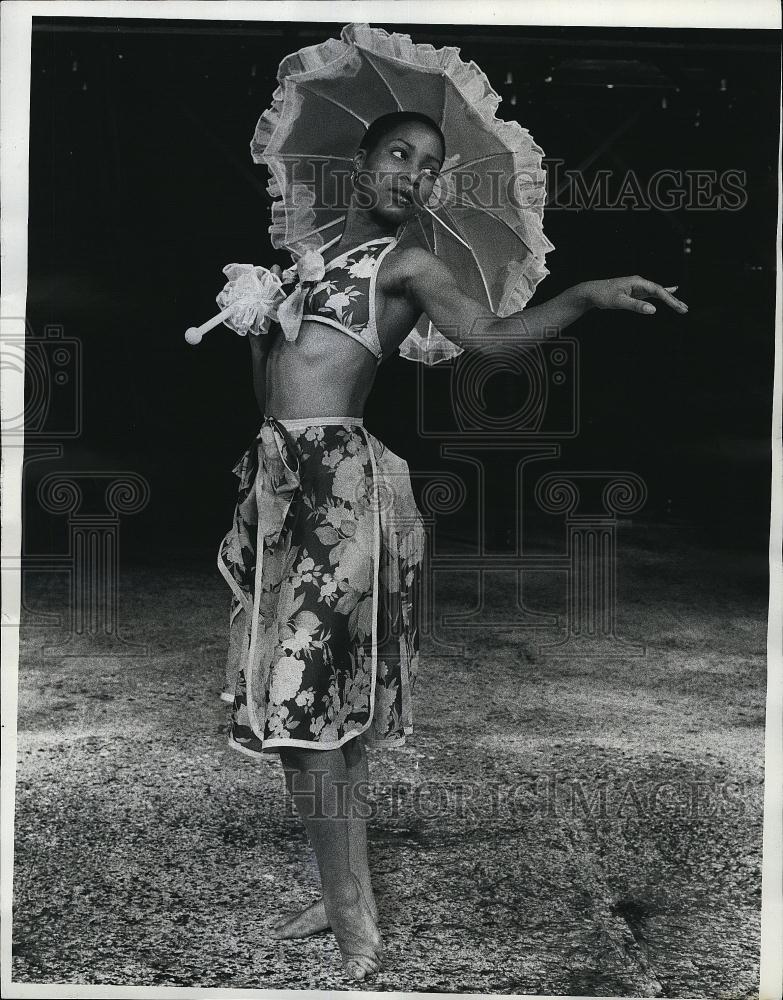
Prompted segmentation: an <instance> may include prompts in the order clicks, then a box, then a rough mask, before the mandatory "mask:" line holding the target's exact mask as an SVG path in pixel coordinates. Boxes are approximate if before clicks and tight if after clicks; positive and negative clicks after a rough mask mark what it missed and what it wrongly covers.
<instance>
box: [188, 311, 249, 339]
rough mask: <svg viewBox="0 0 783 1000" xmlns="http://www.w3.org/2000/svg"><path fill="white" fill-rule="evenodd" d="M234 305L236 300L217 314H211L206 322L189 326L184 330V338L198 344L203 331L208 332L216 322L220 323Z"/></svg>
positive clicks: (216, 324)
mask: <svg viewBox="0 0 783 1000" xmlns="http://www.w3.org/2000/svg"><path fill="white" fill-rule="evenodd" d="M235 307H236V302H234V303H233V304H232V305H230V306H226V308H225V309H224V310H223V311H222V312H219V313H218V314H217V316H213V317H212V319H208V320H207V321H206V323H202V324H201V326H189V327H188V328H187V330H186V331H185V340H187V342H188V343H189V344H200V343H201V339H202V337H203V336H204V334H205V333H209V331H210V330H214V328H215V327H216V326H218V324H220V323H222V322H223V320H224V319H225V318H226V316H229V315H230V314H231V313H232V312H233V311H234V308H235Z"/></svg>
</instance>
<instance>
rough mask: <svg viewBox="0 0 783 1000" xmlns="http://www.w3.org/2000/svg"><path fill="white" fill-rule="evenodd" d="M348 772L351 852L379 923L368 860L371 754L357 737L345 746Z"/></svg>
mask: <svg viewBox="0 0 783 1000" xmlns="http://www.w3.org/2000/svg"><path fill="white" fill-rule="evenodd" d="M342 749H343V754H344V756H345V770H346V773H347V775H348V803H349V818H348V852H349V856H350V860H351V871H352V872H353V873H354V875H355V876H356V879H357V881H358V883H359V885H360V886H361V887H362V894H363V895H364V899H365V902H366V903H367V906H368V907H369V910H370V913H372V916H373V920H375V921H376V922H377V920H378V908H377V906H376V905H375V896H374V895H373V891H372V882H371V880H370V867H369V863H368V860H367V820H368V819H369V815H368V807H367V805H366V801H367V795H368V790H369V784H370V772H369V768H368V766H367V751H366V749H365V746H364V740H363V739H362V738H361V737H357V738H356V739H354V740H348V742H347V743H344V744H343V748H342Z"/></svg>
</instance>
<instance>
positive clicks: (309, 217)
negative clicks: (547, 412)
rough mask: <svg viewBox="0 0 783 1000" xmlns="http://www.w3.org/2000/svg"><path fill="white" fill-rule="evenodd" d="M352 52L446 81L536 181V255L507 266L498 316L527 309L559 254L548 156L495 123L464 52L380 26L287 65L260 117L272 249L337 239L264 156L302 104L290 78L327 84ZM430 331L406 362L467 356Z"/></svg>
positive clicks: (257, 145) (482, 78)
mask: <svg viewBox="0 0 783 1000" xmlns="http://www.w3.org/2000/svg"><path fill="white" fill-rule="evenodd" d="M354 46H355V47H357V48H360V49H364V50H366V51H369V52H372V53H378V54H379V55H383V56H392V57H396V58H399V59H402V60H405V61H408V62H411V63H413V64H415V65H419V66H421V67H423V68H428V69H431V70H433V71H437V72H440V73H442V74H443V75H445V76H446V77H448V79H449V81H450V82H451V84H453V86H454V87H455V88H456V89H457V90H458V91H459V93H460V94H461V95H462V97H463V98H464V100H465V101H466V102H467V103H468V104H469V105H470V106H471V108H472V110H473V111H474V112H475V113H476V114H477V115H478V116H479V117H480V118H481V119H482V121H483V124H484V126H485V127H486V128H487V130H488V131H489V132H491V133H492V134H493V135H494V136H495V138H496V139H497V140H498V141H499V142H500V143H501V144H502V145H503V146H504V147H505V148H506V149H508V151H509V153H510V154H511V155H512V158H513V163H514V173H515V175H516V176H517V177H519V176H527V177H528V178H530V183H529V189H530V190H529V195H528V198H527V200H526V202H525V204H524V207H522V208H520V209H519V212H520V215H519V232H520V235H521V237H522V239H523V240H524V242H525V244H526V245H527V246H528V248H529V249H530V255H529V256H528V257H527V258H526V259H525V260H524V261H523V262H522V263H521V264H520V263H516V262H512V263H509V264H508V265H507V276H506V280H505V284H504V291H503V294H502V297H501V302H500V305H499V306H498V309H497V312H498V315H500V316H508V315H509V314H510V313H513V312H517V311H519V310H521V309H523V308H524V307H525V305H526V303H527V302H528V301H529V299H530V298H531V296H532V295H533V292H534V291H535V289H536V287H537V285H538V284H539V283H540V282H541V281H542V280H543V279H544V278H545V277H546V275H548V274H549V270H548V268H547V267H546V264H545V257H546V254H547V253H549V252H550V251H552V250H554V249H555V246H554V244H553V243H552V242H551V241H550V240H549V239H547V237H546V235H545V234H544V230H543V224H542V223H543V214H544V204H545V202H546V172H545V171H544V170H543V167H542V159H543V156H544V151H543V149H541V147H540V146H538V145H537V144H536V142H535V141H534V140H533V137H532V136H531V135H530V132H529V131H528V130H527V129H526V128H523V127H522V125H520V124H519V122H514V121H505V120H503V119H499V118H497V117H496V115H495V112H496V111H497V108H498V106H499V105H500V103H501V97H500V95H499V94H498V93H497V92H496V91H495V90H494V89H493V88H492V85H491V84H490V82H489V80H488V79H487V76H486V74H485V73H484V72H483V71H482V70H481V69H480V67H479V66H478V65H477V64H476V63H475V62H473V61H471V62H467V63H466V62H463V60H462V59H461V58H460V49H459V48H457V47H456V46H444V47H442V48H439V49H436V48H435V47H434V46H433V45H430V44H429V43H415V42H413V41H412V40H411V38H410V36H409V35H403V34H399V33H397V32H394V33H392V34H390V33H389V32H387V31H385V30H384V29H382V28H371V27H370V26H369V24H347V25H346V26H345V27H344V28H343V29H342V32H341V34H340V38H339V39H336V38H329V39H327V40H326V41H324V42H321V43H320V44H317V45H311V46H307V47H305V48H303V49H300V50H298V51H297V52H294V53H291V54H290V55H288V56H286V57H285V58H284V59H283V60H282V62H281V63H280V67H279V69H278V80H279V81H281V85H280V86H278V87H277V89H276V90H275V92H274V94H273V96H272V105H271V107H269V108H268V109H267V110H266V111H265V112H264V113H263V114H262V115H261V117H260V118H259V120H258V124H257V125H256V129H255V134H254V136H253V139H252V140H251V143H250V149H251V153H252V157H253V160H254V162H255V163H264V164H266V166H267V167H268V168H269V170H270V172H271V174H272V176H271V179H270V180H269V183H268V185H267V191H268V193H269V195H270V197H271V198H273V199H274V201H273V204H272V224H271V225H270V227H269V234H270V238H271V242H272V245H273V246H274V247H275V248H278V249H279V248H281V247H285V248H287V249H288V250H290V251H291V253H292V255H295V256H296V255H299V254H302V253H304V252H306V251H307V250H320V249H321V248H322V247H323V246H324V245H325V243H326V242H327V241H328V240H329V238H330V237H331V236H332V233H333V230H331V231H330V229H329V228H327V229H325V230H322V231H320V232H317V231H313V230H314V229H315V220H316V217H315V212H314V210H313V193H312V191H311V190H309V189H307V188H305V187H304V186H300V185H294V184H289V183H288V180H287V178H286V175H285V171H284V169H283V167H282V165H281V164H280V162H279V161H277V160H275V159H274V156H273V155H270V156H269V157H267V156H266V155H265V154H266V150H267V147H268V146H269V143H270V141H271V139H272V136H273V133H274V132H275V131H276V129H278V128H279V127H280V126H281V125H282V126H284V127H287V126H288V125H290V124H291V123H292V122H293V121H295V120H296V118H297V117H298V114H299V108H300V106H301V99H300V97H299V95H298V94H297V93H296V88H295V87H287V86H286V84H287V78H288V77H289V76H292V75H295V74H300V73H310V72H313V71H317V72H318V75H319V77H321V78H323V77H329V76H333V77H334V78H338V77H342V76H344V75H346V74H345V70H346V63H347V64H349V65H350V61H351V58H352V53H354V58H355V50H354ZM284 104H285V107H284ZM446 183H448V181H447V182H446ZM308 196H309V198H308ZM426 331H427V332H426V334H422V332H421V330H420V329H419V328H418V327H417V329H415V330H413V331H412V332H411V333H410V335H409V336H408V337H407V338H406V340H405V341H403V343H402V345H401V347H400V354H401V355H402V357H404V358H408V359H409V360H413V361H420V362H422V363H424V364H427V365H433V364H438V363H439V362H441V361H444V360H448V359H450V358H452V357H455V356H457V355H458V354H461V353H462V348H460V347H459V346H458V345H456V344H454V343H453V342H452V341H450V340H449V339H448V338H447V337H445V336H444V335H443V334H441V333H440V332H439V331H438V330H436V329H435V327H434V326H433V325H432V323H429V322H428V321H427V322H426Z"/></svg>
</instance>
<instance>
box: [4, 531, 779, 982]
mask: <svg viewBox="0 0 783 1000" xmlns="http://www.w3.org/2000/svg"><path fill="white" fill-rule="evenodd" d="M765 565H766V559H765V556H764V555H761V556H759V557H751V556H749V555H747V554H745V553H743V552H739V551H736V552H733V551H728V550H725V549H724V550H722V551H711V550H708V549H707V548H705V547H704V546H702V545H699V544H697V543H696V541H695V540H694V538H693V536H692V535H691V534H690V533H689V532H688V531H686V530H685V529H684V528H681V527H680V528H676V527H671V526H669V527H666V528H661V527H653V526H649V525H647V526H645V525H634V526H633V528H632V529H625V530H624V533H623V535H622V537H621V541H620V557H619V593H620V603H619V607H618V631H619V632H620V633H621V634H622V636H623V638H625V639H627V640H628V641H631V642H637V643H643V644H645V646H646V647H647V649H646V655H645V656H643V657H630V656H628V657H622V656H619V657H618V656H614V657H593V658H589V657H579V656H571V657H568V658H566V657H561V658H555V657H553V656H551V655H549V654H547V653H545V652H541V651H539V652H536V650H535V648H534V646H533V644H532V641H531V639H532V636H531V633H530V632H529V631H527V632H526V631H521V632H520V631H518V630H517V631H515V630H514V629H512V628H500V627H498V628H494V629H491V630H487V629H484V630H482V629H474V630H468V629H465V630H463V631H462V632H460V633H459V639H460V641H461V642H463V643H464V651H463V653H464V655H446V654H445V653H444V650H443V648H442V647H440V646H436V644H435V643H433V641H432V640H427V641H425V643H424V648H423V653H424V654H425V655H424V662H423V665H422V673H421V677H420V681H419V685H418V689H417V695H416V709H417V712H416V735H415V737H414V739H413V740H411V741H410V742H409V744H408V746H406V747H405V748H404V749H402V750H399V751H387V752H384V753H382V754H377V755H375V756H374V757H373V759H372V765H371V766H372V777H373V779H374V780H375V781H376V783H377V792H376V812H377V815H376V817H375V819H374V820H373V823H372V828H371V842H370V850H371V864H372V866H373V870H374V874H375V879H376V883H377V888H378V893H379V907H380V911H381V920H382V930H383V932H384V936H385V940H386V967H385V969H384V970H383V971H382V972H381V973H380V974H379V975H378V976H377V977H375V979H374V980H373V981H372V982H371V984H370V987H369V988H371V989H374V990H408V991H425V992H426V991H442V992H446V991H450V992H452V991H453V992H470V993H538V994H571V995H585V994H587V995H596V996H666V997H685V996H687V997H708V998H711V1000H714V998H750V997H753V996H755V995H756V994H757V988H758V946H759V905H760V891H761V874H760V871H761V824H762V797H763V737H764V704H765V670H766V663H765V649H766V591H765ZM507 583H508V581H507V580H506V581H504V580H503V579H502V578H499V579H498V581H497V582H496V584H495V585H494V587H495V589H494V590H493V591H492V592H491V593H490V606H491V607H492V608H493V611H497V608H498V607H500V606H501V605H502V604H503V603H504V601H506V600H507V589H506V588H507ZM122 587H123V590H122V593H121V595H120V619H121V630H122V633H123V635H124V636H125V638H126V639H128V640H131V641H135V642H137V643H145V644H146V646H147V654H146V655H143V656H122V657H120V656H109V655H103V656H101V655H92V656H81V657H76V656H69V657H63V656H57V655H54V656H52V655H44V653H43V647H45V646H47V645H50V644H52V643H57V642H58V641H62V638H63V635H64V632H63V630H62V629H58V628H57V627H54V626H51V625H49V626H47V625H42V624H41V623H40V618H38V617H36V616H37V615H40V614H41V613H42V612H45V611H49V612H62V611H63V609H64V607H65V605H66V596H65V594H64V592H63V590H61V589H58V586H57V585H56V581H55V580H54V579H53V578H50V579H49V580H46V581H43V580H40V579H39V580H37V581H36V580H35V579H34V578H33V577H31V579H30V583H29V586H28V587H27V588H26V590H27V593H26V602H27V605H28V607H30V608H31V609H33V611H34V614H32V613H31V614H27V615H26V617H25V626H24V627H23V629H22V635H21V640H22V646H21V650H22V652H21V663H20V670H19V720H18V760H17V783H16V814H15V828H16V848H15V868H14V922H13V932H14V965H13V978H14V982H20V983H71V984H79V983H91V984H116V985H136V986H140V985H149V984H154V985H178V986H201V987H223V988H233V989H240V988H317V989H325V988H326V989H346V988H347V987H348V982H347V980H346V979H345V978H344V977H343V976H342V973H341V971H340V966H339V956H338V951H337V947H336V944H335V942H334V939H333V938H332V937H331V935H328V934H325V935H321V936H318V937H315V938H311V939H309V940H307V941H304V942H286V943H278V942H274V941H272V940H271V939H270V938H268V937H267V935H266V934H265V925H266V923H267V921H269V920H271V919H272V918H274V917H275V916H276V915H278V914H279V913H280V912H282V911H287V910H292V909H296V908H298V907H300V906H303V905H304V904H306V903H307V902H308V901H309V900H310V899H312V898H313V896H314V895H315V894H316V892H317V891H318V881H317V875H316V872H315V869H314V867H313V864H312V862H311V860H310V855H309V849H308V846H307V843H306V840H305V836H304V833H303V831H302V829H301V827H300V825H299V823H298V822H297V820H296V819H295V817H294V816H293V815H292V813H291V808H290V804H289V803H288V802H287V801H286V797H285V792H284V786H283V781H282V776H281V772H280V770H279V765H277V764H276V763H274V762H270V763H263V762H256V761H253V760H248V759H246V758H244V757H242V756H241V755H239V754H236V753H233V752H231V751H229V750H228V749H227V748H226V746H225V737H224V732H225V728H226V722H227V708H226V706H224V705H223V704H222V703H221V702H220V701H219V700H218V697H217V695H218V693H219V691H220V688H221V683H222V679H223V676H222V672H223V664H224V657H225V641H226V627H225V626H226V615H227V602H228V594H227V589H226V588H225V584H224V583H223V581H222V579H220V578H219V576H218V574H217V571H216V570H214V571H213V570H212V567H211V565H209V564H207V565H206V566H204V565H201V566H199V567H198V568H194V569H191V568H183V567H182V565H181V564H178V565H177V566H175V567H174V569H173V570H172V569H171V568H166V567H163V566H160V567H154V566H147V567H140V566H137V567H126V568H124V569H123V576H122ZM469 590H470V588H469V586H468V583H466V582H456V583H455V581H454V579H453V578H452V579H450V580H449V590H448V595H447V596H444V595H443V594H440V595H437V596H438V604H437V607H438V608H439V609H441V608H444V607H447V610H449V611H455V610H460V609H464V608H469V607H470V605H471V600H472V595H471V594H470V593H469ZM562 590H563V581H562V579H561V580H557V579H556V577H554V576H552V575H550V576H549V577H546V576H544V575H542V574H540V575H539V577H538V578H536V575H535V574H531V575H530V577H529V581H528V580H526V593H527V594H528V595H534V597H533V596H530V597H529V598H528V599H529V603H530V606H531V609H532V610H537V611H540V612H549V613H551V612H552V611H555V612H557V613H562V610H563V608H562ZM556 637H557V632H556V630H553V631H552V633H551V635H550V639H551V638H556ZM546 638H547V633H544V634H542V635H541V636H539V640H546Z"/></svg>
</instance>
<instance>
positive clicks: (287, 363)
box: [266, 320, 378, 420]
mask: <svg viewBox="0 0 783 1000" xmlns="http://www.w3.org/2000/svg"><path fill="white" fill-rule="evenodd" d="M377 368H378V366H377V361H376V359H375V356H374V355H373V354H372V353H371V352H370V351H369V350H367V348H366V347H363V346H362V345H361V344H360V343H358V341H356V340H354V339H353V338H351V337H349V336H347V335H346V334H344V333H341V332H340V331H339V330H337V329H335V328H334V327H330V326H327V325H326V324H325V323H317V322H314V321H312V320H303V321H302V325H301V327H300V330H299V336H298V337H297V338H296V340H294V341H288V340H286V339H285V337H284V336H283V334H282V331H280V330H278V331H277V333H276V336H275V340H274V342H273V343H272V345H271V347H270V349H269V355H268V357H267V363H266V413H267V416H273V417H278V418H279V419H280V420H301V419H303V418H305V417H361V416H362V415H363V414H364V406H365V403H366V402H367V397H368V396H369V394H370V390H371V389H372V385H373V382H374V381H375V374H376V372H377Z"/></svg>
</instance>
